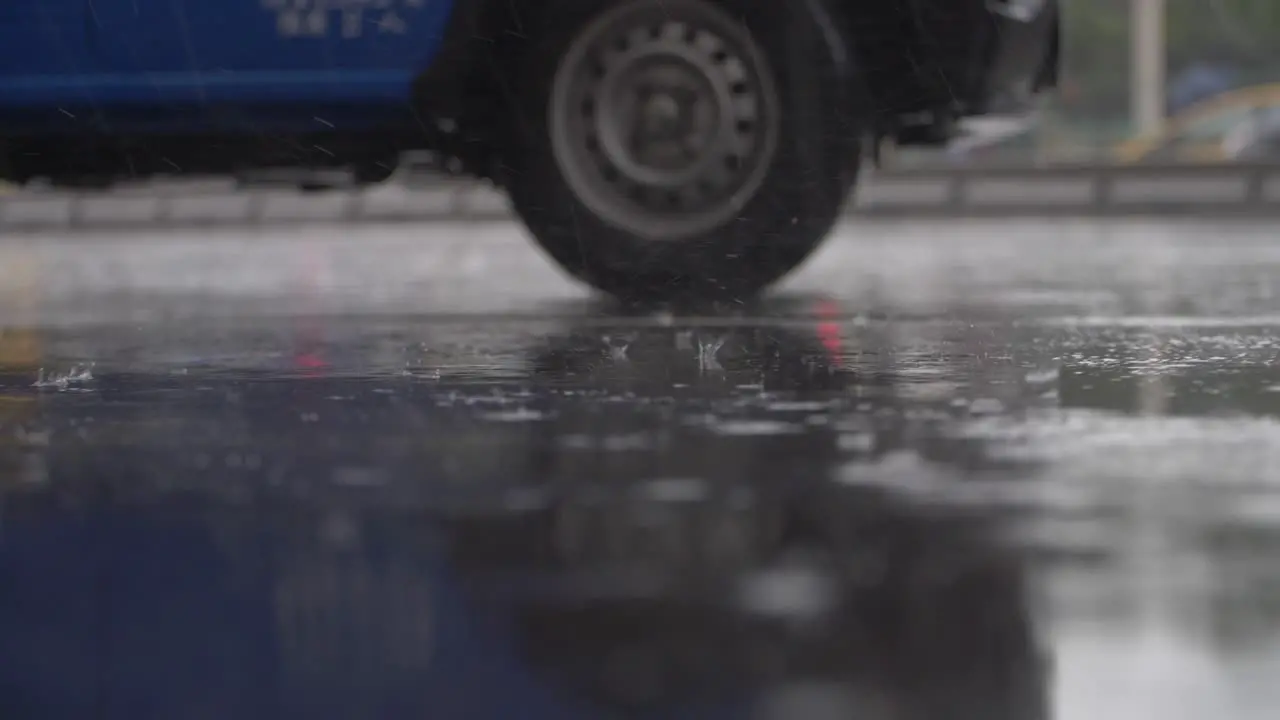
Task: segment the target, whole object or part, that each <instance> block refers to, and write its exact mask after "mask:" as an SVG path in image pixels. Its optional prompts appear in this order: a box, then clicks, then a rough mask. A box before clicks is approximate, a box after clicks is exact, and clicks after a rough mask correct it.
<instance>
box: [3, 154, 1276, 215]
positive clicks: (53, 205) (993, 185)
mask: <svg viewBox="0 0 1280 720" xmlns="http://www.w3.org/2000/svg"><path fill="white" fill-rule="evenodd" d="M848 212H849V213H850V214H851V215H852V216H854V217H863V218H897V219H914V218H926V217H966V216H972V217H988V218H997V217H1010V216H1069V217H1125V216H1151V215H1157V216H1190V217H1198V216H1208V217H1223V218H1229V217H1245V218H1253V219H1258V218H1268V217H1277V218H1280V164H1272V163H1253V164H1234V163H1233V164H1204V165H1131V166H1119V165H1087V166H1086V165H1081V166H1052V167H1028V166H1003V167H1001V166H983V167H940V168H922V169H909V170H898V171H868V173H867V174H866V176H865V178H864V181H863V182H862V183H861V184H860V187H859V190H858V192H857V193H856V194H855V197H854V199H853V200H852V201H851V202H850V203H849V205H848ZM510 217H511V213H510V209H509V206H508V204H507V201H506V198H505V196H504V195H503V194H502V193H501V192H500V191H498V190H497V189H495V188H493V187H491V186H489V185H486V184H481V183H477V182H471V181H463V180H458V179H453V178H449V177H446V176H440V175H435V174H423V173H412V174H410V173H403V174H401V175H400V176H399V177H397V178H395V179H394V180H393V181H391V182H388V183H385V184H383V185H380V186H377V187H373V188H370V189H365V190H351V189H340V190H328V191H319V192H302V191H299V190H296V189H288V188H282V187H267V188H262V187H250V188H238V187H236V186H235V185H234V184H233V183H231V182H218V181H182V182H155V183H150V184H146V185H135V186H122V187H119V188H116V189H113V190H110V191H105V192H104V191H85V192H66V191H56V190H17V191H11V192H9V193H6V194H3V195H0V229H3V230H9V231H13V230H23V229H26V230H33V229H64V230H65V229H76V228H81V229H89V230H95V231H97V230H106V229H111V228H119V229H137V228H144V227H146V228H154V227H171V226H181V227H202V226H204V227H208V226H219V225H222V226H240V225H259V224H279V223H306V222H353V223H367V222H425V221H451V222H467V221H498V220H507V219H510Z"/></svg>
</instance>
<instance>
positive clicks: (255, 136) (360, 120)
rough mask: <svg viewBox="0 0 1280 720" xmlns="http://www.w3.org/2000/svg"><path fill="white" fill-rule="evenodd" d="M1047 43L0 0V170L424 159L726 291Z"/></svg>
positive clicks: (932, 11) (1049, 1) (1024, 24)
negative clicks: (871, 166)
mask: <svg viewBox="0 0 1280 720" xmlns="http://www.w3.org/2000/svg"><path fill="white" fill-rule="evenodd" d="M1058 48H1059V7H1058V0H522V1H520V2H514V1H512V0H5V2H4V4H3V7H2V8H0V179H3V180H6V181H8V182H10V183H14V184H19V185H20V184H23V183H27V182H30V181H32V180H36V179H42V180H46V181H48V182H51V183H53V184H55V185H61V186H78V187H86V186H91V187H109V186H110V185H111V184H112V183H114V182H117V181H120V180H124V179H136V178H145V177H148V176H154V175H174V174H179V175H182V174H189V175H209V174H215V175H243V174H246V173H251V172H253V171H255V170H260V169H265V168H270V169H277V168H281V167H284V168H291V169H294V170H296V171H298V172H299V173H300V177H301V176H302V174H305V173H308V172H314V171H317V170H333V169H341V170H343V171H346V172H348V173H349V176H350V177H351V178H352V179H353V180H354V181H355V182H357V183H361V184H364V183H376V182H380V181H383V180H386V179H387V178H389V177H391V176H392V175H393V172H394V170H395V168H396V166H397V163H398V162H399V159H400V158H402V157H404V155H405V153H407V152H410V151H413V152H422V151H428V152H431V153H433V154H435V155H436V156H438V157H442V158H446V159H447V162H444V163H442V166H443V167H450V168H453V169H454V170H455V171H456V172H458V173H461V174H465V175H468V176H473V177H477V178H481V179H484V180H487V181H490V182H492V183H493V184H494V185H496V186H498V187H500V188H502V189H503V190H504V191H505V192H506V193H507V194H508V196H509V197H510V200H511V204H512V206H513V208H514V210H515V212H516V214H517V215H518V216H519V217H520V219H521V220H522V221H523V223H524V224H525V226H526V227H527V228H528V230H529V232H530V234H531V235H532V237H533V238H534V239H535V241H536V242H537V243H538V244H539V245H540V246H541V248H542V249H543V250H544V251H545V252H546V254H547V255H548V256H549V257H550V258H551V259H552V260H554V261H555V262H556V263H558V264H559V265H560V266H561V267H562V268H564V269H565V270H566V271H567V272H568V273H569V274H570V275H572V276H573V277H575V278H577V279H579V280H581V281H583V282H585V283H588V284H590V285H592V286H594V287H596V288H597V289H600V290H603V291H605V292H608V293H611V294H614V295H617V296H622V297H629V298H636V299H639V298H643V297H654V298H673V297H676V296H682V295H689V296H696V297H708V296H725V297H745V296H749V295H751V294H753V293H756V292H758V291H760V290H762V289H764V288H765V287H767V286H768V285H770V284H771V283H773V282H774V281H776V280H778V279H779V278H781V277H782V276H783V275H785V274H786V273H788V272H789V271H790V270H792V269H793V268H795V267H796V266H797V265H799V264H800V263H801V262H802V261H804V260H805V258H807V257H808V256H809V255H810V254H811V253H812V252H813V250H814V249H815V248H816V247H817V246H818V245H819V244H820V243H821V241H822V240H823V238H824V237H825V236H826V235H827V234H828V232H829V231H830V230H831V228H832V226H833V225H834V223H835V222H836V220H837V219H838V218H839V216H840V212H841V208H842V205H843V203H844V202H845V200H846V198H847V197H848V196H849V194H850V191H851V190H852V189H853V187H854V185H855V183H856V180H857V175H858V170H859V167H860V166H861V165H862V163H863V161H864V159H865V158H864V157H863V156H864V155H866V154H868V153H867V150H868V149H869V148H870V149H874V148H878V147H880V145H881V143H882V141H885V140H889V141H892V142H896V143H897V144H899V145H908V146H909V145H942V144H945V143H947V142H948V141H949V140H950V139H952V138H954V137H955V136H956V135H957V133H959V132H961V129H962V128H963V125H964V122H965V121H966V120H967V119H970V118H974V117H979V116H983V115H989V114H992V113H994V112H997V111H1000V112H1004V111H1005V110H1004V109H1007V108H1008V107H1010V106H1011V101H1012V106H1013V107H1020V106H1021V107H1029V103H1030V101H1031V99H1033V98H1034V97H1035V96H1036V95H1037V94H1039V93H1042V92H1044V91H1046V90H1048V89H1051V88H1054V87H1056V83H1057V75H1058V66H1059V52H1058ZM299 184H300V185H301V184H303V183H302V182H300V183H299Z"/></svg>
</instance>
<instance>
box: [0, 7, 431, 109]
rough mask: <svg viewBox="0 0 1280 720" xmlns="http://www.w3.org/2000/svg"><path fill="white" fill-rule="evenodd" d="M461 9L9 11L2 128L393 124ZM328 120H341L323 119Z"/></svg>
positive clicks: (2, 48)
mask: <svg viewBox="0 0 1280 720" xmlns="http://www.w3.org/2000/svg"><path fill="white" fill-rule="evenodd" d="M453 7H454V0H7V1H6V3H5V4H4V7H3V9H0V123H4V121H5V116H6V115H11V116H13V117H15V118H16V117H19V116H20V117H24V118H27V119H28V120H29V119H30V118H32V117H39V116H41V115H42V114H49V115H50V116H51V115H52V113H55V112H56V113H58V114H60V115H62V116H64V118H69V117H70V116H71V115H79V116H81V118H83V116H84V115H85V114H86V113H88V114H92V115H93V117H94V122H95V123H99V124H104V123H105V127H109V128H110V129H111V130H113V131H128V130H140V131H148V132H178V133H182V132H204V131H208V130H211V129H223V130H234V129H244V128H234V127H225V125H227V123H229V122H231V123H234V124H245V123H248V124H251V125H252V124H256V121H261V122H263V123H265V124H266V125H268V126H272V127H275V128H277V129H284V130H296V131H304V132H305V131H314V130H318V129H323V128H322V127H319V126H317V122H321V123H323V124H324V125H326V126H332V125H334V124H339V123H341V124H345V125H347V126H350V125H351V124H352V123H358V124H368V125H379V124H385V122H386V120H387V119H388V116H389V114H391V113H396V114H403V112H404V109H405V107H406V106H407V104H408V102H409V101H410V100H411V96H412V92H413V84H414V80H415V78H416V77H417V76H418V75H419V74H420V73H421V72H422V71H423V70H425V69H426V68H427V67H428V66H429V65H430V63H431V61H432V59H433V58H434V56H435V54H436V52H437V51H438V50H439V48H440V44H441V41H442V39H443V37H444V33H445V30H446V28H447V26H448V24H449V21H450V18H451V16H452V12H453ZM324 109H331V110H332V111H333V112H332V113H330V114H331V115H332V117H322V118H319V120H317V118H316V115H317V114H318V111H320V110H324ZM59 122H66V124H67V125H68V127H69V128H71V127H73V126H74V127H79V128H81V129H83V125H82V124H80V123H75V122H69V121H66V120H64V121H59ZM5 124H6V125H8V123H5ZM211 126H212V127H211ZM255 129H260V130H261V129H270V128H268V127H257V128H255ZM348 129H350V128H349V127H348Z"/></svg>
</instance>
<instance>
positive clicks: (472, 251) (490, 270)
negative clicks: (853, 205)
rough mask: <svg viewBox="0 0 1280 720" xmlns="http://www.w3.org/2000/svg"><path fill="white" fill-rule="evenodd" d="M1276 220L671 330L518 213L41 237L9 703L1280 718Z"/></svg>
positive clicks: (1159, 236)
mask: <svg viewBox="0 0 1280 720" xmlns="http://www.w3.org/2000/svg"><path fill="white" fill-rule="evenodd" d="M276 232H277V233H278V231H276ZM1275 238H1276V235H1275V231H1274V228H1270V227H1266V226H1258V225H1230V224H1213V225H1210V224H1194V223H1180V224H1176V225H1175V224H1160V223H1150V222H1148V223H1142V222H1135V223H1128V224H1121V223H1110V224H1097V223H1085V222H1079V223H1062V222H1040V223H1038V222H1031V221H1019V222H1010V223H963V222H961V223H945V224H944V223H939V224H901V225H895V224H889V223H877V224H868V225H860V226H851V227H849V228H847V229H846V230H845V231H843V232H842V233H841V234H840V235H839V236H838V237H837V238H835V239H834V240H833V242H832V243H831V244H830V246H829V247H828V248H827V249H826V250H825V251H824V252H823V253H822V254H821V255H819V256H818V257H817V258H815V259H814V261H813V262H812V263H811V264H810V265H809V266H808V267H807V268H805V269H804V270H803V272H801V273H800V274H798V275H797V276H796V277H795V278H794V279H793V280H792V281H790V282H788V283H787V284H786V285H785V286H784V287H782V288H780V289H779V291H778V293H777V294H776V295H775V296H774V297H771V298H769V299H768V300H765V301H763V302H762V303H760V304H759V305H758V306H753V307H745V306H744V307H733V308H721V309H716V310H701V311H698V312H696V313H694V314H676V313H654V314H645V315H637V314H624V313H620V312H618V311H617V310H616V309H614V308H611V307H610V306H609V305H608V304H607V303H603V302H601V301H598V300H594V299H592V298H590V297H589V296H588V295H587V294H586V293H585V292H584V291H582V290H581V289H580V288H578V287H576V286H574V285H571V284H569V283H568V282H566V281H565V280H563V279H562V278H561V277H560V276H559V274H558V273H557V272H556V271H554V270H553V269H551V268H550V266H548V265H547V264H546V263H545V262H544V261H543V260H542V259H541V258H540V257H539V256H538V255H537V254H536V253H535V252H534V251H533V250H531V249H530V248H529V246H528V245H526V243H525V242H524V240H523V239H522V238H521V237H520V236H519V235H518V234H516V233H515V232H514V231H513V230H512V229H511V228H510V227H508V226H504V225H491V226H457V227H445V226H436V227H430V228H406V227H390V228H388V227H383V228H361V229H351V228H346V229H342V230H333V229H325V228H313V229H310V230H299V231H295V232H293V233H291V234H289V235H280V234H269V233H265V232H261V233H259V232H254V231H232V230H225V231H218V232H210V233H207V234H205V235H186V236H182V237H180V238H173V237H165V236H162V235H160V234H157V235H156V236H154V237H146V236H136V235H117V236H110V237H107V236H103V237H86V236H83V235H81V236H73V237H72V236H69V237H58V236H52V235H40V236H29V237H24V236H12V235H10V236H8V237H5V238H3V239H0V717H4V718H6V719H7V718H14V719H25V718H41V719H44V718H49V719H60V718H68V719H69V718H86V717H95V718H110V719H114V718H129V719H130V720H140V719H142V718H193V719H203V718H215V717H216V718H227V717H240V718H246V719H256V718H292V717H308V718H352V717H370V718H383V717H386V718H391V717H419V718H421V717H430V718H461V717H467V718H504V719H505V718H513V717H519V718H530V719H531V720H536V719H539V718H595V717H653V718H682V717H689V718H695V717H696V718H798V717H803V718H813V720H825V718H828V717H831V718H837V717H839V718H853V717H857V718H867V719H869V720H879V719H880V718H884V719H885V720H896V719H900V718H922V719H923V718H931V719H932V718H942V719H947V718H954V719H957V720H969V719H973V720H1003V719H1007V720H1038V719H1047V718H1055V719H1062V720H1076V719H1080V720H1084V719H1086V718H1087V719H1089V720H1112V719H1115V720H1130V719H1131V718H1146V717H1151V718H1157V717H1158V718H1161V719H1162V720H1180V719H1184V718H1185V719H1187V720H1192V719H1194V720H1200V719H1206V720H1207V719H1209V718H1213V719H1215V720H1216V719H1217V718H1222V717H1232V718H1236V719H1237V720H1251V719H1253V718H1258V719H1261V718H1270V717H1272V716H1273V713H1274V710H1273V709H1272V708H1273V707H1274V705H1275V704H1276V702H1277V701H1280V689H1277V685H1276V684H1275V682H1274V680H1273V678H1274V677H1275V675H1276V673H1277V672H1280V604H1277V602H1276V600H1275V599H1274V598H1275V597H1277V595H1276V589H1277V584H1278V583H1277V579H1280V573H1278V572H1277V571H1280V554H1278V553H1277V550H1278V549H1280V463H1277V459H1278V458H1277V456H1280V423H1278V422H1277V415H1278V414H1280V370H1278V369H1277V368H1276V362H1275V361H1276V358H1277V355H1278V354H1280V336H1278V335H1277V329H1278V327H1280V243H1277V242H1276V239H1275Z"/></svg>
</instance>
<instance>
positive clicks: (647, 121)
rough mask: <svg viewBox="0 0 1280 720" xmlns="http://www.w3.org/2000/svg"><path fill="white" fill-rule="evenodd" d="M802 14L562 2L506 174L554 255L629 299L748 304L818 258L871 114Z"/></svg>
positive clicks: (681, 0) (706, 4) (770, 7)
mask: <svg viewBox="0 0 1280 720" xmlns="http://www.w3.org/2000/svg"><path fill="white" fill-rule="evenodd" d="M819 1H820V0H819ZM801 5H803V3H794V4H793V3H790V2H782V1H780V0H779V1H766V0H715V1H713V0H589V1H588V2H574V3H569V2H565V3H551V9H548V10H547V11H546V12H545V14H544V15H543V17H545V18H546V20H547V25H546V26H544V27H543V28H541V30H540V32H536V33H534V34H533V37H535V38H537V39H536V40H535V41H534V42H533V44H532V46H531V47H530V48H529V49H528V52H526V53H522V54H521V63H520V64H521V66H522V68H523V69H524V74H523V77H521V76H520V75H517V76H516V78H517V81H518V84H517V87H518V88H519V92H520V93H521V111H520V112H517V113H513V116H512V124H511V126H510V128H509V134H510V137H511V139H512V142H511V143H510V144H509V146H508V148H507V150H506V152H505V153H504V157H503V161H504V165H505V166H506V167H507V176H506V178H505V182H506V184H507V186H508V188H509V191H510V193H511V198H512V203H513V205H514V207H515V209H516V211H517V213H518V214H519V215H520V217H521V218H522V219H523V220H524V222H525V223H526V225H527V226H528V227H529V229H530V231H531V232H532V233H533V235H534V237H535V238H536V240H537V241H538V243H539V244H540V245H541V246H542V247H543V249H545V250H546V252H547V253H548V254H549V255H550V256H551V258H552V259H554V260H555V261H556V262H557V263H559V264H560V265H561V266H562V267H564V268H565V269H566V270H567V271H568V272H569V273H570V274H572V275H574V276H575V277H577V278H578V279H580V280H583V281H585V282H587V283H589V284H591V285H593V286H595V287H596V288H598V289H600V290H603V291H605V292H608V293H610V294H613V295H615V296H619V297H621V298H623V299H635V300H641V299H667V298H675V297H679V296H693V297H698V298H744V297H749V296H751V295H754V294H756V293H758V292H759V291H760V290H762V289H764V288H765V287H767V286H768V285H770V284H771V283H773V282H774V281H776V280H778V279H779V278H781V277H782V276H783V275H785V274H787V273H788V272H790V271H791V270H792V269H794V268H795V267H796V266H798V265H799V264H800V263H801V262H803V261H804V260H805V259H806V258H807V257H808V256H809V255H810V253H812V252H813V250H814V249H815V248H816V247H817V246H818V245H819V244H820V243H821V242H822V240H823V239H824V238H825V236H826V235H827V233H828V232H829V231H830V229H831V227H832V225H833V224H834V223H835V221H836V220H837V219H838V217H839V215H840V211H841V208H842V206H843V203H844V200H845V197H846V195H847V194H848V191H849V189H850V188H851V187H852V185H853V180H854V177H853V175H854V173H855V172H856V167H857V165H858V162H857V158H856V154H857V152H858V147H859V141H860V140H861V130H862V127H861V121H863V120H864V119H865V113H861V112H860V110H861V104H860V102H853V101H851V100H856V101H860V100H862V98H851V97H850V95H851V93H850V89H851V88H856V87H857V86H858V84H857V82H856V79H854V78H851V77H848V76H847V75H848V73H847V68H843V69H842V68H841V67H839V66H838V65H837V63H836V61H835V60H834V59H833V57H835V56H836V55H838V54H839V53H833V52H832V51H831V49H830V47H829V45H828V44H827V43H828V42H829V38H828V37H827V36H824V35H823V28H822V27H820V26H819V25H818V24H817V22H816V21H815V20H814V19H813V18H811V17H810V16H809V14H808V12H807V11H804V10H799V9H797V6H801ZM845 56H846V57H851V56H852V53H846V54H845ZM842 71H843V72H844V75H843V76H842ZM850 118H853V122H850Z"/></svg>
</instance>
